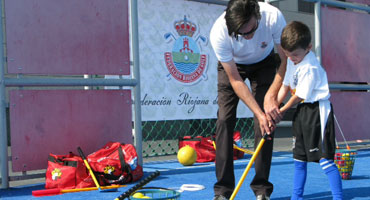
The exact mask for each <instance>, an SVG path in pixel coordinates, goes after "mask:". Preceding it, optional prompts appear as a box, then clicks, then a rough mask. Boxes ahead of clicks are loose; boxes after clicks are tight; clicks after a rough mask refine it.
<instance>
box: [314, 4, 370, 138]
mask: <svg viewBox="0 0 370 200" xmlns="http://www.w3.org/2000/svg"><path fill="white" fill-rule="evenodd" d="M356 1H358V0H356ZM364 1H367V2H370V1H369V0H362V2H364ZM321 17H322V21H321V22H322V26H321V27H322V63H323V66H324V68H325V69H326V71H327V74H328V79H329V82H352V83H356V82H367V83H369V82H370V68H369V63H370V56H369V55H370V49H369V47H370V37H369V33H370V15H369V14H366V13H360V12H353V11H348V10H342V9H335V8H329V7H322V13H321ZM331 101H332V103H333V106H334V113H335V115H336V117H337V119H338V121H339V123H340V126H341V128H342V130H343V132H344V136H345V137H346V139H347V140H357V139H370V136H369V134H368V130H369V129H370V123H369V122H368V121H369V120H368V118H369V113H370V106H369V102H370V94H369V93H368V92H339V91H336V92H332V97H331ZM336 131H337V134H336V135H337V139H338V141H343V137H342V136H341V134H340V132H339V129H338V128H337V129H336Z"/></svg>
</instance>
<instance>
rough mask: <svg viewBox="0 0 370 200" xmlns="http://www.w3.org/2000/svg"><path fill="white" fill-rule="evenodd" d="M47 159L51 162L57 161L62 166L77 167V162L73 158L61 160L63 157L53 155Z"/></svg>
mask: <svg viewBox="0 0 370 200" xmlns="http://www.w3.org/2000/svg"><path fill="white" fill-rule="evenodd" d="M48 161H50V162H53V163H59V164H62V165H63V166H69V167H77V165H78V162H77V161H73V160H63V158H55V157H53V156H50V155H49V157H48Z"/></svg>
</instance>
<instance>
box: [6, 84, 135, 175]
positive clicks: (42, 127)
mask: <svg viewBox="0 0 370 200" xmlns="http://www.w3.org/2000/svg"><path fill="white" fill-rule="evenodd" d="M131 113H132V112H131V92H130V91H129V90H99V91H96V90H95V91H94V90H12V91H11V92H10V129H11V152H12V164H13V171H28V170H35V169H46V167H47V158H48V154H49V153H53V154H67V153H68V152H70V151H72V152H75V153H76V154H78V152H77V151H76V148H77V147H78V146H80V147H81V148H82V149H83V150H84V152H85V154H86V155H87V154H89V153H91V152H93V151H96V150H97V149H98V148H101V147H102V146H103V145H104V144H105V143H106V142H108V141H117V142H124V143H132V128H131V126H132V125H131V123H132V114H131Z"/></svg>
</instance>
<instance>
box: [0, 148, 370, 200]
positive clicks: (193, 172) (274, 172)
mask: <svg viewBox="0 0 370 200" xmlns="http://www.w3.org/2000/svg"><path fill="white" fill-rule="evenodd" d="M249 159H250V156H246V157H245V158H244V159H241V160H237V161H235V176H236V180H237V181H239V178H240V177H241V175H242V173H243V171H244V169H245V167H246V165H247V164H248V162H249ZM369 160H370V150H360V151H358V155H357V156H356V160H355V166H354V171H353V174H352V179H351V180H343V192H344V199H355V200H360V199H361V200H363V199H370V170H369V167H368V162H369ZM155 170H159V171H160V172H161V175H160V176H159V177H157V178H156V179H154V180H153V181H151V182H150V183H149V184H147V185H146V186H148V187H149V186H153V187H165V188H173V189H179V188H180V187H181V185H183V184H200V185H203V186H204V187H205V189H203V190H200V191H192V192H191V191H184V192H182V193H181V199H183V200H206V199H212V198H213V184H214V183H215V181H216V177H215V171H214V163H196V164H194V165H193V166H189V167H184V166H182V165H181V164H179V163H178V162H177V161H176V160H172V161H171V160H170V161H165V162H163V161H162V162H149V163H145V165H144V171H145V174H144V176H148V175H150V174H151V173H152V172H154V171H155ZM293 171H294V167H293V159H292V154H291V153H287V152H274V155H273V160H272V168H271V173H270V181H271V182H272V183H273V184H274V192H273V194H272V196H271V199H274V200H288V199H290V194H291V191H292V187H293V185H292V180H293ZM253 176H254V168H252V169H251V170H250V172H249V174H248V175H247V177H246V179H245V181H244V183H243V185H242V187H241V189H240V191H239V192H238V194H237V196H236V198H235V200H242V199H243V200H246V199H247V200H250V199H252V200H253V199H255V197H254V195H253V192H252V190H251V189H250V187H249V183H250V182H251V179H252V177H253ZM133 185H135V183H134V184H128V185H127V187H124V188H120V189H119V190H118V192H99V191H90V192H79V193H66V194H63V195H56V196H48V197H33V196H32V195H31V192H32V191H33V190H40V189H43V188H44V185H43V184H36V185H26V186H22V187H14V188H10V189H6V190H4V189H2V190H0V199H1V200H8V199H9V200H10V199H11V200H13V199H27V200H28V199H40V200H48V199H58V200H61V199H68V200H74V199H76V200H78V199H81V200H82V199H83V200H86V199H89V200H91V199H99V200H102V199H111V200H113V199H115V198H116V197H117V196H119V195H120V194H121V193H123V192H125V191H126V190H128V189H129V188H130V187H132V186H133ZM304 199H318V200H331V199H332V198H331V192H330V189H329V182H328V180H327V178H326V176H325V174H324V172H323V171H322V170H321V168H320V167H319V165H318V164H315V163H309V164H308V176H307V182H306V187H305V193H304Z"/></svg>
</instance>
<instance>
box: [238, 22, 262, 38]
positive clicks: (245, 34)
mask: <svg viewBox="0 0 370 200" xmlns="http://www.w3.org/2000/svg"><path fill="white" fill-rule="evenodd" d="M259 23H260V20H257V23H256V26H254V27H253V29H252V30H250V31H248V32H246V33H239V32H238V33H237V35H239V36H241V37H245V36H248V35H250V34H252V33H254V32H256V30H257V29H258V25H259Z"/></svg>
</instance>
